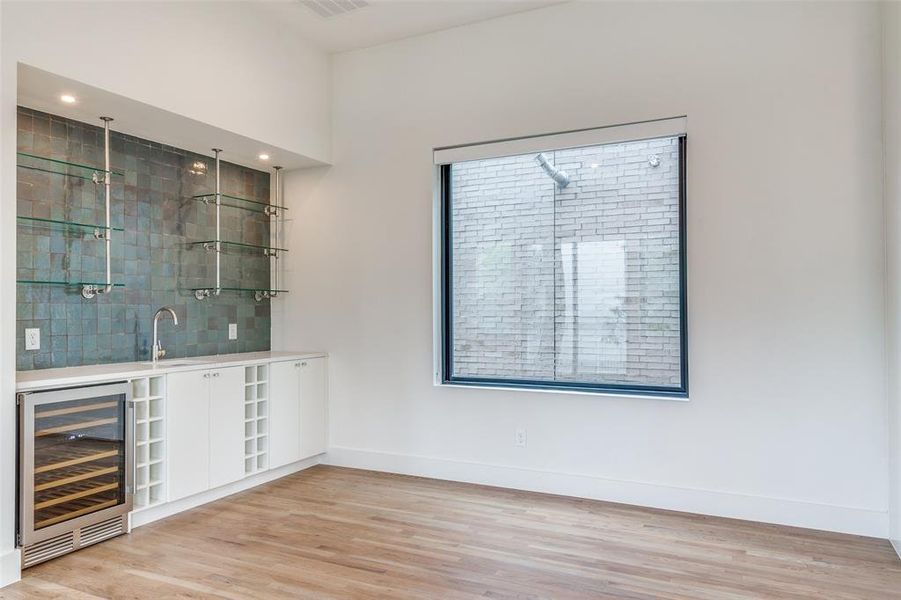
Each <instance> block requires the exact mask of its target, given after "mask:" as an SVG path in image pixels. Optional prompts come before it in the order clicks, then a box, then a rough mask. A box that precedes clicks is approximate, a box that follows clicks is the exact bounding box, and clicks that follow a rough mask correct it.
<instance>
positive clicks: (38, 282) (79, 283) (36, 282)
mask: <svg viewBox="0 0 901 600" xmlns="http://www.w3.org/2000/svg"><path fill="white" fill-rule="evenodd" d="M16 283H22V284H26V285H70V286H76V285H77V286H79V287H84V286H86V285H90V286H94V287H106V283H104V282H102V281H48V280H36V279H16ZM112 286H113V287H125V284H124V283H113V284H112Z"/></svg>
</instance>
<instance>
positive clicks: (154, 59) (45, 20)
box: [0, 0, 330, 586]
mask: <svg viewBox="0 0 901 600" xmlns="http://www.w3.org/2000/svg"><path fill="white" fill-rule="evenodd" d="M0 11H2V33H0V131H2V133H0V279H2V281H3V289H4V290H5V291H4V293H3V294H0V339H2V340H3V343H2V344H0V398H2V399H3V402H2V403H0V586H2V585H4V584H6V583H9V582H10V581H11V580H14V579H16V578H18V575H19V569H18V557H17V554H16V552H14V550H13V547H14V538H13V536H14V527H15V523H14V514H15V513H14V500H15V486H14V485H13V482H14V480H15V477H14V473H15V405H14V403H13V392H14V385H15V332H14V327H15V294H14V293H13V291H12V290H14V286H15V283H14V282H15V235H16V229H15V210H16V202H15V197H16V195H15V194H16V183H15V181H16V167H15V148H16V120H15V118H16V113H15V110H16V64H17V62H23V63H26V64H29V65H32V66H35V67H38V68H41V69H44V70H47V71H50V72H53V73H56V74H58V75H62V76H64V77H68V78H71V79H75V80H78V81H82V82H84V83H87V84H90V85H93V86H96V87H99V88H102V89H105V90H108V91H111V92H114V93H117V94H121V95H123V96H126V97H129V98H132V99H134V100H138V101H141V102H145V103H147V104H151V105H154V106H156V107H160V108H164V109H167V110H169V111H172V112H175V113H178V114H181V115H184V116H186V117H190V118H193V119H196V120H199V121H202V122H205V123H208V124H210V125H214V126H217V127H220V128H222V129H226V130H229V131H232V132H235V133H238V134H241V135H244V136H247V137H250V138H253V139H257V140H263V141H266V142H269V143H271V144H273V145H276V146H280V147H282V148H285V149H287V150H291V151H293V152H296V153H298V154H302V155H305V156H308V157H311V158H314V159H318V160H323V161H327V160H328V159H329V152H330V149H329V144H330V118H329V109H330V101H329V86H330V79H329V59H328V57H327V56H326V55H325V54H323V53H321V52H318V51H316V50H313V49H311V48H309V47H308V46H306V45H304V43H303V42H302V41H301V40H299V39H298V37H297V36H296V35H295V34H294V33H293V31H291V30H290V29H286V28H285V27H286V26H284V25H282V24H281V23H279V22H278V21H277V20H274V19H271V18H267V17H266V15H267V12H266V11H265V10H263V9H261V8H260V6H259V5H254V4H253V3H235V2H215V3H203V2H183V3H177V2H171V3H166V2H121V3H117V2H88V3H84V2H55V3H51V2H10V1H7V0H4V1H3V2H2V4H0Z"/></svg>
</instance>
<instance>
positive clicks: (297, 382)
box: [269, 358, 328, 468]
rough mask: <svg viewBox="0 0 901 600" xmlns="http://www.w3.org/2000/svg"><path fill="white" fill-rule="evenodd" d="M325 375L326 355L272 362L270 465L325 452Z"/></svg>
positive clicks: (326, 393)
mask: <svg viewBox="0 0 901 600" xmlns="http://www.w3.org/2000/svg"><path fill="white" fill-rule="evenodd" d="M327 376H328V373H327V363H326V359H325V358H308V359H303V360H294V361H287V362H276V363H272V365H271V367H270V381H271V389H270V394H269V403H270V405H271V411H270V414H271V418H270V445H269V466H270V467H271V468H276V467H281V466H283V465H287V464H290V463H292V462H296V461H298V460H300V459H303V458H308V457H310V456H315V455H317V454H321V453H323V452H325V450H326V446H327V429H326V427H327V397H328V390H327V385H328V382H327Z"/></svg>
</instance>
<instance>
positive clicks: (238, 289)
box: [191, 286, 288, 294]
mask: <svg viewBox="0 0 901 600" xmlns="http://www.w3.org/2000/svg"><path fill="white" fill-rule="evenodd" d="M215 289H216V286H210V287H205V288H191V291H192V292H196V291H199V290H215ZM219 289H220V290H222V291H223V292H269V293H276V294H287V293H288V290H270V289H266V288H252V287H224V286H223V287H221V288H219Z"/></svg>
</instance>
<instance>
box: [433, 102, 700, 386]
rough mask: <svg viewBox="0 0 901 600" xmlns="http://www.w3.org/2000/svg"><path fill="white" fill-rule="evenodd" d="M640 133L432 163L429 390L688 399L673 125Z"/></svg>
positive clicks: (475, 152) (679, 155)
mask: <svg viewBox="0 0 901 600" xmlns="http://www.w3.org/2000/svg"><path fill="white" fill-rule="evenodd" d="M650 124H651V125H650V126H648V124H638V125H630V126H622V127H613V128H604V129H599V130H590V131H585V132H575V133H570V134H560V135H557V136H545V137H541V138H527V139H523V140H511V141H507V142H497V143H493V144H485V145H479V146H467V147H460V148H451V149H444V150H437V151H436V153H435V155H436V163H437V164H438V165H439V170H440V181H441V187H440V191H441V194H440V202H441V207H440V211H439V212H440V218H441V237H442V239H441V252H440V254H441V256H440V262H441V269H440V272H441V279H442V280H441V299H440V300H441V302H440V318H441V330H442V331H441V333H442V336H441V337H442V340H441V349H440V354H441V356H440V370H439V376H440V379H441V381H442V382H444V383H452V384H463V385H481V386H496V387H528V388H551V389H567V390H582V391H597V392H616V393H633V394H645V395H664V396H680V397H685V396H687V391H688V381H687V373H688V367H687V356H686V332H685V324H686V323H685V315H686V302H685V227H684V210H685V135H684V119H668V120H664V121H654V122H650ZM589 140H595V143H587V142H588V141H589ZM565 143H570V144H571V145H570V146H569V147H566V146H561V144H565ZM511 150H512V151H515V152H516V153H513V154H511V153H509V152H510V151H511Z"/></svg>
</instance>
